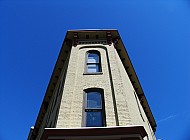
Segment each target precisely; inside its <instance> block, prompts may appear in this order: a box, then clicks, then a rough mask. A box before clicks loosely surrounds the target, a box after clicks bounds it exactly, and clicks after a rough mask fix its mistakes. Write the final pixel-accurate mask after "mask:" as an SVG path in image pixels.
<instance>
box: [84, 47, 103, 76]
mask: <svg viewBox="0 0 190 140" xmlns="http://www.w3.org/2000/svg"><path fill="white" fill-rule="evenodd" d="M86 72H87V73H96V72H101V62H100V53H99V52H98V51H94V50H93V51H92V50H91V51H88V52H87V62H86Z"/></svg>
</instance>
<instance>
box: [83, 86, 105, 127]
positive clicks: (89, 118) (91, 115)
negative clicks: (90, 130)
mask: <svg viewBox="0 0 190 140" xmlns="http://www.w3.org/2000/svg"><path fill="white" fill-rule="evenodd" d="M84 125H85V126H86V127H101V126H105V112H104V100H103V90H101V89H88V90H86V91H85V109H84Z"/></svg>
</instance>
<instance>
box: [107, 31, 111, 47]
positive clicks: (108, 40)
mask: <svg viewBox="0 0 190 140" xmlns="http://www.w3.org/2000/svg"><path fill="white" fill-rule="evenodd" d="M107 42H108V45H109V46H111V43H112V35H111V32H107Z"/></svg>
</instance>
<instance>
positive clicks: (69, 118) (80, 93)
mask: <svg viewBox="0 0 190 140" xmlns="http://www.w3.org/2000/svg"><path fill="white" fill-rule="evenodd" d="M88 50H98V51H99V52H100V55H101V66H102V74H97V75H85V74H84V73H85V59H86V58H85V56H86V52H87V51H88ZM109 64H110V68H109ZM110 70H111V71H110ZM110 74H111V77H110ZM111 82H113V84H112V83H111ZM111 86H113V87H112V88H111ZM87 88H102V89H104V99H105V113H106V124H107V126H116V125H120V126H126V125H144V127H145V129H146V131H147V133H148V135H149V140H151V139H154V137H152V136H151V135H152V130H151V127H149V125H148V119H147V117H146V115H145V113H144V110H143V108H142V106H141V104H140V102H139V100H138V98H135V94H136V93H135V90H134V88H133V86H132V84H131V82H130V79H129V77H128V75H127V73H126V71H125V69H124V67H123V65H122V62H121V60H120V58H119V55H118V54H117V51H116V50H115V48H114V46H113V45H111V46H109V45H101V44H96V45H95V44H93V45H90V44H89V45H88V44H85V45H77V47H74V46H73V47H72V49H71V55H70V60H69V65H68V70H67V75H66V80H65V85H64V90H63V95H62V99H61V105H60V110H59V115H58V119H57V125H56V127H57V128H72V127H82V114H83V97H84V89H87ZM113 93H114V94H113ZM114 99H115V100H114ZM114 103H115V104H116V109H115V110H114ZM138 105H139V107H138ZM145 139H146V138H145Z"/></svg>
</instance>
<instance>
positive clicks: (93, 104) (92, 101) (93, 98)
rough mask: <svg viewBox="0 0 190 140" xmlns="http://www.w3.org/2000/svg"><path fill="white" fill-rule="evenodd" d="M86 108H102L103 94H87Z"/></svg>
mask: <svg viewBox="0 0 190 140" xmlns="http://www.w3.org/2000/svg"><path fill="white" fill-rule="evenodd" d="M86 108H102V105H101V94H100V93H99V92H89V93H87V106H86Z"/></svg>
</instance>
